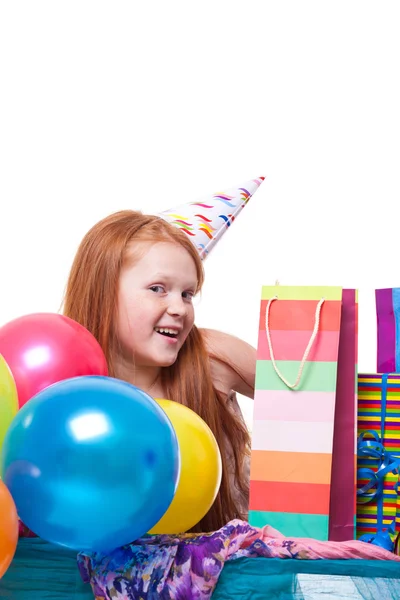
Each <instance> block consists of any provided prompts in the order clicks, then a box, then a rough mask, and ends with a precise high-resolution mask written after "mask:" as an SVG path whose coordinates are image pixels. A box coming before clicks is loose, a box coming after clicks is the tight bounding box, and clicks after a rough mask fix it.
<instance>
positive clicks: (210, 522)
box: [63, 210, 250, 531]
mask: <svg viewBox="0 0 400 600" xmlns="http://www.w3.org/2000/svg"><path fill="white" fill-rule="evenodd" d="M135 241H149V242H152V243H155V242H165V241H170V242H171V241H172V242H174V243H176V244H180V245H181V246H183V247H184V248H185V249H186V250H187V251H188V252H189V254H190V255H191V257H192V258H193V260H194V262H195V265H196V270H197V280H198V291H200V289H201V286H202V284H203V280H204V273H203V264H202V261H201V259H200V257H199V255H198V253H197V251H196V249H195V247H194V245H193V244H192V242H191V241H190V240H189V238H188V237H187V236H186V234H185V233H184V232H182V231H181V230H179V229H178V228H176V227H174V226H173V225H171V224H169V223H167V222H166V221H165V220H164V219H161V218H159V217H155V216H151V215H143V214H142V213H141V212H136V211H131V210H124V211H120V212H117V213H114V214H112V215H110V216H108V217H106V218H105V219H103V220H101V221H100V222H98V223H97V224H96V225H94V227H92V228H91V229H90V230H89V231H88V233H87V234H86V235H85V237H84V238H83V240H82V242H81V244H80V246H79V248H78V251H77V253H76V256H75V259H74V262H73V264H72V268H71V271H70V275H69V278H68V282H67V288H66V293H65V298H64V309H63V312H64V314H65V315H66V316H68V317H70V318H71V319H74V320H75V321H77V322H78V323H80V324H81V325H83V326H84V327H86V329H88V330H89V331H90V332H91V333H92V334H93V335H94V336H95V338H96V339H97V340H98V342H99V343H100V345H101V347H102V349H103V351H104V354H105V356H106V359H107V362H108V367H109V374H110V376H114V375H115V372H114V366H113V356H114V355H115V351H116V349H117V347H118V339H117V336H116V332H115V329H114V323H115V322H116V319H115V316H116V311H117V300H118V284H119V277H120V272H121V269H122V267H123V265H124V261H125V259H126V256H127V250H128V245H130V244H131V243H132V242H135ZM215 358H216V359H219V357H215ZM209 359H210V356H209V354H208V353H207V350H206V347H205V343H204V341H203V337H202V334H201V332H200V331H199V329H198V328H197V327H196V326H193V328H192V330H191V331H190V333H189V335H188V337H187V339H186V341H185V343H184V345H183V347H182V348H181V350H180V352H179V355H178V358H177V360H176V362H175V363H174V364H173V365H172V366H171V367H165V368H162V369H161V384H162V387H163V390H164V393H165V397H166V398H169V399H171V400H175V401H177V402H180V403H182V404H184V405H185V406H188V407H189V408H191V409H193V410H194V411H195V412H196V413H197V414H198V415H199V416H200V417H201V418H202V419H203V420H204V421H205V422H206V423H207V424H208V426H209V427H210V429H211V430H212V432H213V433H214V435H215V438H216V440H217V442H218V445H219V448H220V451H221V458H222V466H223V475H222V482H221V487H220V490H219V493H218V496H217V498H216V500H215V502H214V504H213V506H212V507H211V509H210V511H209V512H208V514H207V515H206V516H205V517H204V518H203V519H202V521H200V523H199V524H198V525H197V526H196V527H195V528H193V531H214V530H216V529H219V528H220V527H222V526H223V525H225V524H226V523H227V522H228V521H229V520H231V519H234V518H241V519H243V518H245V515H243V514H242V512H241V511H242V507H241V506H240V502H239V501H238V499H237V496H238V493H239V496H241V497H242V498H243V497H244V498H246V497H247V494H248V482H247V479H246V477H245V474H244V470H243V466H244V460H245V458H246V456H247V455H248V451H249V446H250V438H249V433H248V431H247V428H246V426H245V425H244V423H243V422H242V420H241V419H240V418H239V417H238V416H237V415H236V414H235V412H234V411H233V410H232V409H231V408H229V406H228V402H227V398H224V397H222V394H221V393H220V392H218V391H217V390H216V388H215V387H214V385H213V381H212V377H211V370H210V362H209ZM231 440H232V441H234V443H231ZM229 463H231V464H229ZM232 463H233V464H232ZM229 472H231V473H232V472H233V473H234V479H235V483H234V485H235V486H236V488H237V490H236V493H235V490H234V489H233V485H232V481H230V478H229Z"/></svg>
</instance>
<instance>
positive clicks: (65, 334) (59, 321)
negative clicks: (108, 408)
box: [0, 313, 108, 407]
mask: <svg viewBox="0 0 400 600" xmlns="http://www.w3.org/2000/svg"><path fill="white" fill-rule="evenodd" d="M0 354H1V355H2V356H3V357H4V359H5V361H6V362H7V364H8V366H9V367H10V369H11V372H12V374H13V376H14V380H15V384H16V386H17V391H18V401H19V406H20V407H21V406H23V405H24V404H25V403H26V402H27V401H28V400H30V398H32V397H33V396H35V394H37V393H38V392H40V391H41V390H43V389H44V388H46V387H48V386H49V385H51V384H53V383H56V382H57V381H62V380H63V379H69V378H70V377H78V376H80V375H105V376H107V375H108V369H107V362H106V358H105V356H104V353H103V350H102V349H101V346H100V344H99V343H98V342H97V340H96V339H95V337H94V336H93V335H92V334H91V333H90V332H89V331H88V330H87V329H86V328H85V327H83V326H82V325H80V324H79V323H77V322H76V321H73V320H72V319H70V318H69V317H65V316H63V315H59V314H56V313H35V314H31V315H26V316H23V317H19V318H17V319H14V320H13V321H10V322H9V323H6V324H5V325H3V327H0Z"/></svg>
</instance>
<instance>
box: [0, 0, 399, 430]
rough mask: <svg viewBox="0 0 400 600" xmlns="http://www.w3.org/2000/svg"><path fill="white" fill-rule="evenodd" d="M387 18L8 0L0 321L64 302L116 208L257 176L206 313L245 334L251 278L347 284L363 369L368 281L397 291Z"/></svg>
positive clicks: (337, 11)
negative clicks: (78, 260)
mask: <svg viewBox="0 0 400 600" xmlns="http://www.w3.org/2000/svg"><path fill="white" fill-rule="evenodd" d="M399 28H400V4H399V3H398V1H397V0H392V1H390V0H386V1H385V2H381V3H378V2H375V1H373V2H372V1H368V0H362V1H349V0H345V1H342V0H335V1H326V2H321V0H316V1H313V2H312V1H308V0H302V1H301V2H299V1H298V0H294V1H291V2H290V1H286V0H279V1H274V2H269V1H268V0H261V1H259V2H254V1H251V0H246V2H244V1H240V2H237V1H233V0H230V1H229V2H221V1H218V0H213V1H212V2H210V3H208V2H205V1H203V2H201V3H194V2H189V1H187V0H186V1H185V2H175V1H173V0H168V2H165V1H164V0H163V1H159V2H132V1H129V2H125V1H122V0H121V1H118V2H102V1H99V0H96V1H93V2H88V1H86V2H85V1H84V0H80V1H79V2H77V1H75V0H70V1H69V2H55V1H54V0H50V1H48V2H43V1H41V0H35V2H32V1H31V0H28V1H25V2H24V1H15V2H13V1H11V0H10V1H8V2H7V1H6V2H3V3H1V5H0V57H1V58H0V86H1V91H0V104H1V106H0V108H1V110H0V124H1V125H0V152H1V156H0V170H1V174H0V202H1V227H0V256H1V263H0V264H1V269H0V324H3V323H5V322H7V321H9V320H11V319H13V318H14V317H18V316H21V315H23V314H27V313H30V312H36V311H55V312H56V311H57V310H58V309H59V306H60V303H61V299H62V294H63V290H64V285H65V281H66V278H67V274H68V270H69V267H70V264H71V261H72V258H73V255H74V253H75V251H76V248H77V245H78V243H79V241H80V239H81V237H82V236H83V235H84V233H85V232H86V231H87V229H88V228H89V227H91V225H93V224H94V223H95V222H96V221H97V220H98V219H100V218H102V217H103V216H105V215H107V214H108V213H111V212H114V211H116V210H119V209H123V208H129V207H131V208H134V209H142V210H144V211H147V212H157V211H159V210H163V209H166V208H168V207H170V206H174V205H178V204H181V203H183V202H188V201H191V200H195V199H198V198H201V197H202V196H204V195H207V194H209V193H213V192H216V191H220V190H222V189H224V188H229V187H232V186H235V185H238V184H241V183H243V182H244V181H246V180H248V179H252V178H254V177H257V176H260V175H265V176H266V180H265V182H264V183H263V184H262V186H261V187H260V188H259V190H258V192H257V193H256V194H255V196H254V197H253V198H252V200H251V201H250V203H249V204H248V206H247V207H246V209H245V210H244V211H243V212H242V213H241V215H240V216H239V217H238V219H237V221H236V222H235V223H234V225H233V226H232V227H231V228H230V230H229V231H228V232H227V234H226V235H225V236H224V238H223V239H222V240H221V242H220V244H219V246H218V247H216V248H215V250H214V251H213V252H212V254H211V255H210V257H209V259H208V260H207V262H206V277H207V281H206V285H205V288H204V292H203V296H202V299H201V302H200V303H199V305H198V307H197V323H198V325H200V326H208V327H216V328H220V329H222V330H226V331H229V332H231V333H234V334H236V335H238V336H240V337H242V338H244V339H245V340H247V341H248V342H250V343H252V344H254V345H255V344H256V339H257V327H258V311H259V296H260V286H261V285H262V284H273V283H274V282H275V280H276V279H278V280H279V282H280V283H281V284H282V285H292V284H304V285H312V284H327V285H342V286H344V287H357V288H359V300H360V305H359V307H360V332H359V367H360V369H361V370H372V371H374V370H375V368H376V365H375V358H376V319H375V298H374V290H375V288H377V287H391V286H397V285H400V273H398V272H397V269H396V265H397V261H398V249H399V242H398V230H399V225H400V219H399V216H400V208H399V191H400V189H399V188H400V179H399V163H400V160H399V159H400V144H399V139H400V109H399V107H400V85H399V66H400V65H399V63H400V36H399V33H398V32H399ZM242 402H243V407H244V410H245V413H246V418H247V419H248V421H249V422H250V421H251V409H252V406H251V402H249V401H246V400H243V399H242Z"/></svg>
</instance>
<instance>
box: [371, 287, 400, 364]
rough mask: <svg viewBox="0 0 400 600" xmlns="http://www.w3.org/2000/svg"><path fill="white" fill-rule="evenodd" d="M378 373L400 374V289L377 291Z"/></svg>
mask: <svg viewBox="0 0 400 600" xmlns="http://www.w3.org/2000/svg"><path fill="white" fill-rule="evenodd" d="M375 306H376V320H377V367H376V369H377V372H378V373H400V288H385V289H379V290H375Z"/></svg>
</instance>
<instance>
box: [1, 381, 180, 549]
mask: <svg viewBox="0 0 400 600" xmlns="http://www.w3.org/2000/svg"><path fill="white" fill-rule="evenodd" d="M1 466H2V469H1V472H2V473H3V479H4V481H5V483H6V485H7V487H8V488H9V490H10V492H11V494H12V496H13V498H14V501H15V504H16V507H17V510H18V514H19V517H20V519H21V520H22V521H23V522H24V523H25V525H27V526H28V527H29V528H30V529H31V530H32V531H33V532H34V533H36V534H37V535H38V536H40V537H42V538H43V539H45V540H47V541H49V542H53V543H56V544H60V545H62V546H66V547H69V548H72V549H74V550H78V551H79V550H82V551H99V552H109V551H110V550H112V549H115V548H117V547H120V546H122V545H124V544H127V543H130V542H132V541H134V540H136V539H137V538H139V537H141V536H142V535H144V534H145V533H146V532H147V531H149V530H150V529H151V528H152V527H153V526H154V525H155V524H156V523H157V522H158V521H159V520H160V519H161V517H162V516H163V515H164V513H165V512H166V510H167V509H168V507H169V505H170V504H171V502H172V499H173V497H174V495H175V491H176V487H177V484H178V480H179V471H180V455H179V446H178V441H177V438H176V434H175V430H174V428H173V426H172V424H171V422H170V420H169V419H168V417H167V415H166V414H165V412H164V411H163V410H162V409H161V408H160V406H159V405H158V404H157V402H155V400H153V398H151V397H150V396H148V395H147V394H146V393H145V392H143V391H142V390H140V389H139V388H137V387H134V386H133V385H131V384H129V383H126V382H124V381H120V380H118V379H113V378H111V377H100V376H87V377H75V378H72V379H67V380H65V381H62V382H60V383H55V384H53V385H51V386H49V387H48V388H46V389H44V390H43V391H41V392H40V393H39V394H37V395H36V396H35V397H34V398H32V399H31V400H30V401H29V402H27V403H26V404H25V405H24V406H23V407H22V408H21V410H20V411H19V412H18V413H17V415H16V417H15V418H14V420H13V422H12V424H11V426H10V428H9V430H8V431H7V434H6V438H5V440H4V445H3V453H2V465H1Z"/></svg>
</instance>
